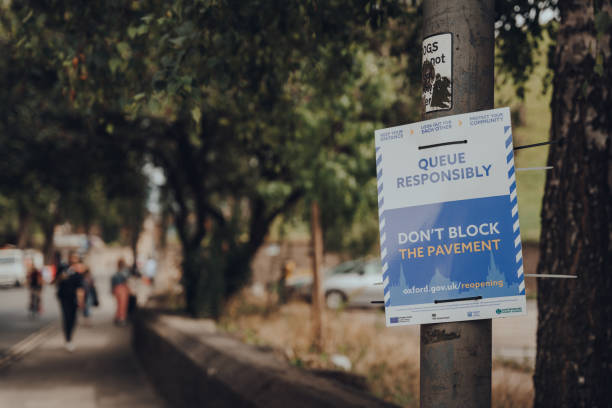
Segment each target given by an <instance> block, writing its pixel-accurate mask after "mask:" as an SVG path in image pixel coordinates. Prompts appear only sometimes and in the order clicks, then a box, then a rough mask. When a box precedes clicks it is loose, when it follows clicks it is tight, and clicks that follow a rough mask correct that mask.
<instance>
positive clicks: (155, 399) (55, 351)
mask: <svg viewBox="0 0 612 408" xmlns="http://www.w3.org/2000/svg"><path fill="white" fill-rule="evenodd" d="M105 300H107V301H106V302H105V305H104V306H105V307H104V308H101V310H96V309H94V314H95V316H94V319H93V324H92V326H91V327H84V326H83V324H82V318H81V316H79V323H80V324H79V325H78V327H77V328H76V330H75V336H74V339H73V340H74V343H75V345H76V347H77V349H76V350H75V351H74V352H72V353H69V352H68V351H66V350H65V349H64V345H63V337H62V334H61V332H60V330H59V322H58V323H57V326H58V329H57V330H54V331H53V332H52V334H51V335H49V337H48V338H47V339H46V340H45V341H44V342H43V343H42V344H41V345H40V346H39V347H38V348H37V349H36V350H34V351H32V352H31V353H30V354H28V355H26V356H25V357H24V358H23V359H22V360H20V361H17V362H14V363H13V364H12V365H11V366H9V367H8V368H7V369H5V370H3V371H0V407H11V408H37V407H41V408H42V407H44V408H55V407H57V408H73V407H74V408H105V407H109V408H110V407H129V408H138V407H152V408H156V407H166V406H168V405H167V404H166V403H165V402H164V401H163V400H162V399H161V397H159V396H158V395H157V394H156V393H155V391H154V389H153V387H152V386H151V384H149V383H148V381H147V379H146V377H145V375H144V373H143V372H142V371H141V369H140V367H139V366H138V362H137V361H136V359H135V357H134V355H133V353H132V350H131V345H130V338H131V328H130V327H123V328H119V327H115V326H114V325H113V324H112V303H111V302H110V301H108V300H110V298H107V299H105Z"/></svg>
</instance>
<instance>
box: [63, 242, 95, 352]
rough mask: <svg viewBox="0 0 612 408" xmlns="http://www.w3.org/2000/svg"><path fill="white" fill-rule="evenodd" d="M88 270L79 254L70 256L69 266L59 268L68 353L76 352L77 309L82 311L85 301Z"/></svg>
mask: <svg viewBox="0 0 612 408" xmlns="http://www.w3.org/2000/svg"><path fill="white" fill-rule="evenodd" d="M86 269H87V268H86V266H85V265H84V264H83V263H81V261H80V260H79V257H78V255H77V254H71V255H70V259H69V266H67V267H63V266H60V265H58V266H57V274H56V276H55V283H56V285H57V298H58V299H59V302H60V306H61V308H62V323H63V328H64V338H65V339H66V350H68V351H73V350H74V344H73V343H72V333H73V331H74V326H75V324H76V319H77V309H82V308H83V305H84V301H85V290H84V289H83V286H84V285H83V273H84V272H85V270H86Z"/></svg>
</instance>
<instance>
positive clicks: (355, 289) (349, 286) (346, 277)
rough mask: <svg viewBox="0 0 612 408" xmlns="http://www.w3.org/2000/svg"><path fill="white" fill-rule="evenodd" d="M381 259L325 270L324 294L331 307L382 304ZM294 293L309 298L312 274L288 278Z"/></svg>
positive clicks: (344, 264)
mask: <svg viewBox="0 0 612 408" xmlns="http://www.w3.org/2000/svg"><path fill="white" fill-rule="evenodd" d="M381 282H382V273H381V267H380V261H379V260H378V259H372V260H354V261H348V262H344V263H342V264H340V265H338V266H336V267H334V268H331V269H328V270H327V271H325V273H324V280H323V293H324V294H325V303H326V304H327V307H328V308H330V309H337V308H339V307H341V306H343V305H346V306H380V304H379V303H372V302H380V301H382V300H383V287H382V285H380V283H381ZM287 287H288V288H289V289H290V290H291V292H292V293H294V294H296V295H298V296H302V297H305V298H310V295H311V292H312V275H298V276H294V277H290V278H289V279H287Z"/></svg>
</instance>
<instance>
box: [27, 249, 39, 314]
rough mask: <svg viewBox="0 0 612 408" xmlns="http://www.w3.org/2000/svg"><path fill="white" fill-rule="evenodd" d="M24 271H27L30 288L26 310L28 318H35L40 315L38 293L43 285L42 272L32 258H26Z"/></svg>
mask: <svg viewBox="0 0 612 408" xmlns="http://www.w3.org/2000/svg"><path fill="white" fill-rule="evenodd" d="M25 264H26V271H27V282H28V288H29V289H30V304H29V307H28V311H29V312H30V318H32V319H36V318H37V317H38V316H39V315H40V311H41V305H40V294H41V292H42V287H43V277H42V273H41V272H40V270H38V268H36V266H35V265H34V262H33V260H32V259H30V258H28V259H26V262H25Z"/></svg>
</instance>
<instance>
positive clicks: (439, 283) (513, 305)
mask: <svg viewBox="0 0 612 408" xmlns="http://www.w3.org/2000/svg"><path fill="white" fill-rule="evenodd" d="M375 141H376V142H375V144H376V166H377V178H378V200H379V202H378V205H379V218H380V247H381V261H382V272H383V276H382V280H383V287H384V301H385V311H386V319H387V325H389V326H394V325H404V324H423V323H435V322H448V321H461V320H471V319H489V318H495V317H506V316H517V315H524V314H526V303H525V282H524V277H523V256H522V251H521V235H520V228H519V221H518V204H517V195H516V180H515V174H514V153H513V146H512V128H511V126H510V110H509V109H508V108H503V109H494V110H488V111H482V112H473V113H466V114H461V115H455V116H447V117H445V118H440V119H433V120H427V121H424V122H418V123H413V124H410V125H404V126H398V127H394V128H389V129H381V130H377V131H376V132H375Z"/></svg>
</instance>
